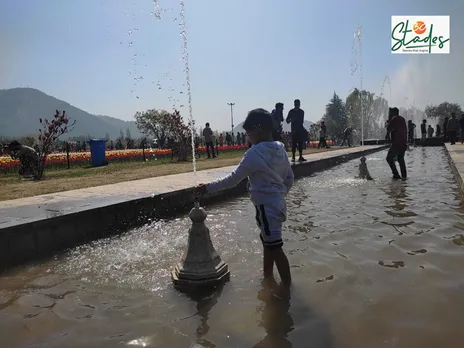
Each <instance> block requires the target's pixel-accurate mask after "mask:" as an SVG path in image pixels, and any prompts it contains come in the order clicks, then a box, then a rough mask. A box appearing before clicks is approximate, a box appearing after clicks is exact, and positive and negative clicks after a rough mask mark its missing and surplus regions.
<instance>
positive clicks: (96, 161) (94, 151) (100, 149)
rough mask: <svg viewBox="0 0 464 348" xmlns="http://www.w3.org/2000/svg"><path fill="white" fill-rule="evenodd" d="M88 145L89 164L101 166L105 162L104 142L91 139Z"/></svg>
mask: <svg viewBox="0 0 464 348" xmlns="http://www.w3.org/2000/svg"><path fill="white" fill-rule="evenodd" d="M89 145H90V162H91V163H92V165H93V166H95V167H97V166H103V165H105V164H107V162H106V159H105V157H106V153H105V152H106V140H99V139H91V140H89Z"/></svg>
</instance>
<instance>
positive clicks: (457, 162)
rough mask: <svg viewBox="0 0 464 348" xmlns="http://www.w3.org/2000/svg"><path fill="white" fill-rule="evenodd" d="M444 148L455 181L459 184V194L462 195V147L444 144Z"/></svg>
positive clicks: (463, 161)
mask: <svg viewBox="0 0 464 348" xmlns="http://www.w3.org/2000/svg"><path fill="white" fill-rule="evenodd" d="M445 148H446V151H447V152H448V155H449V157H450V160H451V167H452V169H453V172H454V175H455V177H456V181H457V182H458V184H459V188H460V190H461V192H462V193H464V145H461V144H456V145H450V144H449V143H446V144H445Z"/></svg>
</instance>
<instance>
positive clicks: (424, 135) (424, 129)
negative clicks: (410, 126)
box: [421, 120, 427, 145]
mask: <svg viewBox="0 0 464 348" xmlns="http://www.w3.org/2000/svg"><path fill="white" fill-rule="evenodd" d="M425 139H427V120H422V123H421V142H422V145H424V142H425Z"/></svg>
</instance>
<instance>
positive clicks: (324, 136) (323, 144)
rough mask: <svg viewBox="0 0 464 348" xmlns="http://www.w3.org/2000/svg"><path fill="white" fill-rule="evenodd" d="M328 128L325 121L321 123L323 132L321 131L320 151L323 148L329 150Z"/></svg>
mask: <svg viewBox="0 0 464 348" xmlns="http://www.w3.org/2000/svg"><path fill="white" fill-rule="evenodd" d="M326 139H327V126H326V125H325V122H324V121H321V130H320V131H319V145H317V148H318V149H320V148H321V147H322V148H324V149H328V148H329V147H328V146H327V141H326Z"/></svg>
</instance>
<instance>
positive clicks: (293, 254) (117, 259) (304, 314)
mask: <svg viewBox="0 0 464 348" xmlns="http://www.w3.org/2000/svg"><path fill="white" fill-rule="evenodd" d="M385 156H386V153H385V152H380V153H377V154H374V155H371V156H369V157H368V167H369V170H370V172H371V175H372V176H373V177H374V178H375V181H371V182H367V181H361V180H357V179H353V177H354V176H355V175H356V170H357V169H356V168H357V165H358V163H359V160H356V161H353V162H349V163H346V164H343V165H341V166H339V167H336V168H334V169H332V170H329V171H326V172H323V173H318V174H317V175H315V176H313V177H310V178H305V179H302V180H300V181H298V182H297V183H296V185H295V187H294V189H293V190H292V192H291V194H290V195H289V197H288V204H289V218H288V222H287V225H286V228H285V232H284V236H285V250H286V251H287V252H288V255H289V259H290V263H291V265H292V272H293V277H294V285H293V288H292V296H291V299H290V300H289V301H287V300H279V299H276V298H273V297H271V296H269V294H268V293H267V291H265V289H264V288H263V286H262V285H261V245H260V242H259V239H258V236H257V233H258V231H257V229H256V227H255V223H254V221H255V220H254V213H253V209H252V207H251V205H250V203H249V200H248V198H247V197H243V198H241V199H237V200H234V201H231V202H226V203H223V204H222V205H218V206H215V207H213V208H209V209H208V213H209V217H208V221H207V223H208V226H209V227H210V230H211V236H212V239H213V242H214V244H215V246H216V248H217V250H218V251H219V252H220V253H221V255H222V257H223V259H224V260H225V261H226V262H228V264H229V267H230V270H231V274H232V277H231V281H230V282H229V283H228V284H227V285H226V286H225V287H223V288H222V289H221V290H220V291H219V292H217V293H215V294H212V295H210V296H207V297H203V298H201V297H200V298H193V299H192V298H189V297H187V296H185V295H182V294H179V293H177V292H176V291H175V290H173V288H172V286H171V281H170V276H169V272H170V270H171V269H172V267H173V265H174V264H175V263H176V262H177V261H178V260H179V258H180V256H181V254H182V251H183V248H184V246H185V243H186V240H187V235H186V233H187V229H188V227H189V220H188V218H186V217H185V218H181V219H177V220H172V221H161V222H159V221H158V222H153V223H152V224H149V225H146V226H144V227H142V228H139V229H136V230H134V231H130V232H129V233H126V234H125V235H122V236H119V237H116V238H112V239H109V240H103V241H98V242H96V243H93V244H91V245H86V246H82V247H79V248H76V249H74V250H72V251H71V252H69V254H67V255H64V256H61V257H60V258H57V259H54V260H50V261H48V262H45V263H41V264H38V265H36V266H34V267H30V266H28V267H24V268H22V269H18V270H16V271H14V272H13V273H11V274H9V275H4V276H2V277H1V278H0V338H1V344H0V345H1V347H7V348H10V347H87V348H90V347H119V346H122V347H321V348H325V347H407V348H412V347H421V348H428V347H447V348H453V347H456V348H458V347H462V346H463V341H462V332H463V329H464V320H463V318H464V314H463V313H464V296H463V293H464V277H463V275H464V272H463V266H462V265H463V263H464V237H463V229H464V221H463V217H464V210H463V208H462V203H461V200H460V197H459V196H458V193H457V185H456V183H455V181H454V178H453V175H452V173H451V171H450V168H449V164H448V161H447V158H446V154H445V152H444V150H443V149H441V148H426V149H423V148H415V149H413V150H412V151H411V152H408V154H407V162H408V170H409V176H410V178H409V179H408V180H407V181H405V182H402V181H392V180H391V174H390V172H389V169H388V166H387V164H386V163H385V161H384V158H385Z"/></svg>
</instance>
